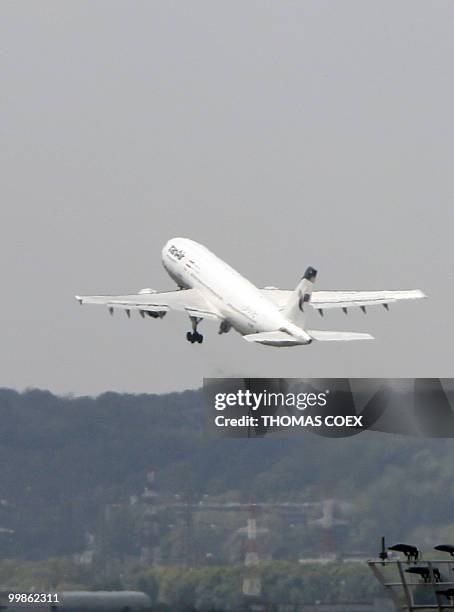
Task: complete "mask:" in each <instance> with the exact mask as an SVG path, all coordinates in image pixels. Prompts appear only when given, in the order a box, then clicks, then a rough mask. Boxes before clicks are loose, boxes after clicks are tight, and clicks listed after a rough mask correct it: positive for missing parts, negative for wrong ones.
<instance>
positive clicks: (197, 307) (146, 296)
mask: <svg viewBox="0 0 454 612" xmlns="http://www.w3.org/2000/svg"><path fill="white" fill-rule="evenodd" d="M76 300H78V302H79V303H80V304H101V305H104V306H107V307H108V309H109V311H110V312H111V314H112V313H113V310H114V309H115V308H120V309H123V310H125V311H126V312H127V314H128V315H129V314H130V311H131V310H138V311H139V312H140V314H141V315H142V316H144V313H155V316H163V315H164V314H165V313H166V312H168V311H169V310H177V311H181V312H186V313H187V314H188V315H189V316H191V317H201V318H203V319H218V320H221V319H222V316H221V315H220V314H219V313H218V312H217V310H216V309H215V308H214V307H213V306H212V305H211V304H210V303H209V302H208V300H206V299H205V297H204V296H203V295H202V294H201V293H200V291H197V289H181V290H178V291H157V292H152V291H146V292H142V293H138V294H135V295H76ZM151 316H153V314H151Z"/></svg>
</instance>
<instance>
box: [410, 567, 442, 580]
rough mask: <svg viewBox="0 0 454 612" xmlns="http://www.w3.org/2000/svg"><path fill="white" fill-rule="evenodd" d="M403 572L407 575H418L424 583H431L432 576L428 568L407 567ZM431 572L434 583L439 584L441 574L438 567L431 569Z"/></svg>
mask: <svg viewBox="0 0 454 612" xmlns="http://www.w3.org/2000/svg"><path fill="white" fill-rule="evenodd" d="M405 571H406V572H407V573H409V574H418V575H419V576H421V578H422V579H423V580H424V582H431V577H432V576H431V573H430V568H428V567H425V566H424V567H418V566H415V567H409V568H408V569H406V570H405ZM432 572H433V576H434V580H435V582H441V574H440V570H439V569H438V567H433V568H432Z"/></svg>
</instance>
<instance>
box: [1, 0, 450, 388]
mask: <svg viewBox="0 0 454 612" xmlns="http://www.w3.org/2000/svg"><path fill="white" fill-rule="evenodd" d="M453 28H454V3H453V2H452V1H451V0H449V1H441V0H440V1H435V2H426V1H424V2H421V1H415V0H409V1H400V2H399V1H397V2H396V1H395V0H392V1H380V2H376V1H364V0H358V1H348V0H344V1H343V2H335V1H334V0H333V1H330V2H326V1H323V0H314V1H299V2H284V1H282V0H279V1H274V2H266V1H260V2H251V1H249V2H244V1H243V0H242V1H229V2H226V1H223V2H216V1H212V0H210V1H206V2H205V1H191V2H184V1H180V2H170V1H169V0H165V1H164V0H163V1H162V2H153V1H142V2H140V1H131V0H128V1H126V0H124V1H123V2H117V1H112V0H109V1H107V0H106V1H99V0H98V1H81V0H77V1H66V2H61V1H54V2H48V1H47V2H46V1H44V0H41V2H26V1H22V2H21V1H16V2H12V1H10V2H2V3H1V4H0V47H1V59H0V62H1V63H0V69H1V72H0V74H1V78H2V94H1V96H0V109H1V110H0V117H1V124H0V129H1V141H2V146H1V148H0V158H1V159H0V168H1V173H2V177H1V181H0V190H1V194H0V196H1V210H2V222H1V225H0V255H1V257H0V274H1V286H2V296H3V299H2V300H1V303H0V308H1V313H0V321H1V327H0V338H1V351H0V368H1V378H0V385H3V386H12V387H15V388H19V389H22V388H24V387H29V386H37V387H46V388H50V389H51V390H52V391H55V392H64V393H67V392H73V393H76V394H81V393H99V392H101V391H104V390H107V389H113V390H118V391H131V392H142V391H147V392H149V391H168V390H177V389H182V388H187V387H198V386H199V385H200V384H201V380H202V377H203V376H204V375H205V376H229V375H231V376H243V375H247V376H324V377H329V376H372V377H373V376H387V377H398V376H421V375H424V376H440V377H449V376H453V375H454V368H453V365H452V364H453V360H452V352H453V340H454V326H453V317H454V308H453V306H454V303H453V302H454V300H453V298H454V288H453V280H454V279H453V273H452V272H453V264H452V253H453V242H452V233H453V217H454V206H453V204H454V186H453V182H454V164H453V160H454V129H453V126H454V95H453V94H454V79H453V64H452V59H453V57H454V37H453V35H452V32H453ZM180 235H181V236H187V237H190V238H193V239H195V240H198V241H200V242H203V243H204V244H206V245H207V246H208V247H209V248H210V249H211V250H213V251H214V252H215V253H217V254H218V255H220V256H221V257H222V258H224V259H226V260H227V261H228V262H229V263H230V264H231V265H233V266H234V267H236V268H237V269H239V270H240V271H241V272H242V273H243V274H245V275H246V276H247V277H248V278H250V280H252V281H253V282H255V283H256V284H258V285H259V286H264V285H276V286H279V287H282V288H292V287H293V286H294V285H295V284H296V283H297V281H298V279H299V278H300V277H301V274H302V272H303V271H304V269H305V268H306V267H307V266H308V265H313V266H315V267H316V268H318V270H319V277H318V287H319V288H324V289H336V288H337V289H375V288H376V289H379V288H383V289H394V288H401V289H407V288H408V289H410V288H422V289H423V290H425V291H426V292H427V293H428V294H429V295H430V300H426V301H424V302H415V303H411V304H408V305H398V306H396V307H394V308H393V307H391V309H390V312H389V313H386V312H385V311H384V310H383V309H382V308H380V309H372V310H371V311H370V313H369V314H368V316H367V317H365V316H364V315H363V314H362V313H361V312H354V313H351V314H350V315H349V316H348V318H347V317H345V316H344V315H343V314H342V313H335V314H327V315H326V316H325V317H324V319H320V317H319V316H318V315H316V314H315V313H314V314H313V320H312V321H311V326H312V327H320V328H324V329H350V330H354V331H370V332H371V333H373V334H374V335H376V337H377V340H376V341H375V342H371V343H346V344H343V343H339V344H328V343H325V344H313V345H312V346H310V347H305V348H294V349H281V350H279V349H272V348H269V347H262V346H254V345H250V344H247V343H245V342H244V341H242V339H241V338H240V336H238V335H237V334H235V333H231V334H228V335H227V336H222V337H219V336H218V335H217V327H216V325H214V324H213V323H210V322H208V321H207V322H204V323H202V325H201V327H200V330H201V331H202V332H203V333H204V334H205V342H204V344H203V345H190V344H189V343H187V342H186V340H185V337H184V335H185V332H186V331H187V329H189V326H188V320H187V319H186V318H185V317H184V316H182V315H179V314H172V313H170V314H168V315H167V317H165V319H163V320H162V321H153V320H142V319H141V318H140V317H139V316H135V317H132V318H131V320H130V321H128V320H127V319H126V317H125V316H124V314H122V313H117V314H116V316H114V317H113V318H111V317H109V316H108V314H107V311H106V310H105V309H103V308H100V307H95V306H93V307H90V306H86V307H83V308H81V307H80V306H78V304H77V303H76V302H75V300H74V299H73V295H74V294H75V293H103V292H106V293H111V292H124V291H131V292H134V291H136V290H138V289H140V288H142V287H145V286H151V287H155V288H157V289H165V288H172V286H173V285H172V281H171V280H170V279H169V278H168V277H167V276H166V274H165V271H164V270H163V269H162V267H161V262H160V251H161V248H162V245H163V244H164V243H165V242H166V240H167V239H168V238H169V237H171V236H180Z"/></svg>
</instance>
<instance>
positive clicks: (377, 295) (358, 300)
mask: <svg viewBox="0 0 454 612" xmlns="http://www.w3.org/2000/svg"><path fill="white" fill-rule="evenodd" d="M262 293H263V294H264V295H265V296H266V297H268V298H269V299H271V300H272V301H274V302H275V303H276V304H277V305H278V306H279V308H284V307H285V305H286V304H287V301H288V300H289V298H290V296H291V294H292V293H293V291H288V290H284V289H271V288H266V289H262ZM425 297H427V296H426V295H425V294H424V293H423V292H422V291H420V290H419V289H412V290H409V291H313V293H312V296H311V300H310V302H309V303H310V305H311V306H312V307H313V308H316V309H317V310H324V309H328V308H344V309H346V308H353V307H354V306H358V307H360V308H366V307H367V306H376V305H378V304H382V305H384V306H388V304H392V303H393V302H398V301H400V300H418V299H421V298H425Z"/></svg>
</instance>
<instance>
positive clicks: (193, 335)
mask: <svg viewBox="0 0 454 612" xmlns="http://www.w3.org/2000/svg"><path fill="white" fill-rule="evenodd" d="M189 318H190V319H191V324H192V332H190V331H188V333H187V334H186V340H187V341H188V342H190V343H191V344H194V342H198V343H199V344H202V342H203V336H202V334H199V332H198V331H197V325H198V324H199V323H200V321H201V320H202V318H201V317H189Z"/></svg>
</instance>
